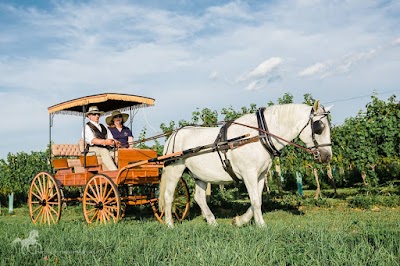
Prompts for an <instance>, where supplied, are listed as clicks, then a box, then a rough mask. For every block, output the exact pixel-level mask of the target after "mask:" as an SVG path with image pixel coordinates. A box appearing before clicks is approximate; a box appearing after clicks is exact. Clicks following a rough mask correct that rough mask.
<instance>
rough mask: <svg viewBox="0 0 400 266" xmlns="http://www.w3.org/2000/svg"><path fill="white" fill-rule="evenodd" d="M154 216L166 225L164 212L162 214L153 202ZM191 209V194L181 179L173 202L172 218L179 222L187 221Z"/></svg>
mask: <svg viewBox="0 0 400 266" xmlns="http://www.w3.org/2000/svg"><path fill="white" fill-rule="evenodd" d="M151 207H152V209H153V212H154V215H155V216H156V218H157V220H158V221H159V222H161V223H164V220H163V218H164V211H163V212H160V211H159V210H158V206H157V205H156V204H154V203H153V202H151ZM189 207H190V194H189V189H188V187H187V184H186V181H185V180H184V179H183V178H182V177H181V178H180V179H179V181H178V184H177V185H176V188H175V193H174V201H173V202H172V218H173V219H174V220H175V221H177V222H182V221H183V219H185V217H186V215H187V213H188V211H189Z"/></svg>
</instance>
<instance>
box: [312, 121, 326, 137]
mask: <svg viewBox="0 0 400 266" xmlns="http://www.w3.org/2000/svg"><path fill="white" fill-rule="evenodd" d="M324 129H325V124H324V123H323V122H322V121H321V120H317V121H314V123H313V131H314V134H317V135H321V134H322V132H323V131H324Z"/></svg>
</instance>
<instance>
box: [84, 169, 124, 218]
mask: <svg viewBox="0 0 400 266" xmlns="http://www.w3.org/2000/svg"><path fill="white" fill-rule="evenodd" d="M82 205H83V215H84V216H85V219H86V222H87V223H88V224H91V223H100V224H103V223H108V222H111V221H113V222H118V220H119V219H120V218H121V199H120V196H119V193H118V188H117V186H116V185H115V183H114V182H113V181H112V180H111V178H110V177H108V176H107V175H104V174H98V175H94V176H93V177H92V178H90V180H89V181H88V183H87V184H86V187H85V191H84V192H83V199H82Z"/></svg>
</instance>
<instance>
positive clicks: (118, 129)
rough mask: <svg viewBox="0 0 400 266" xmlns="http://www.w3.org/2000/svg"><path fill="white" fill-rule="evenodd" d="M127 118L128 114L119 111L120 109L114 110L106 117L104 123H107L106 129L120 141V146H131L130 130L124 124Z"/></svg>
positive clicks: (131, 136)
mask: <svg viewBox="0 0 400 266" xmlns="http://www.w3.org/2000/svg"><path fill="white" fill-rule="evenodd" d="M128 118H129V115H128V114H124V113H121V112H120V111H114V112H112V114H111V115H110V116H108V117H107V118H106V123H107V124H108V125H109V127H108V129H109V130H110V132H111V134H112V135H113V137H114V139H116V140H118V141H119V142H120V143H121V147H122V148H133V135H132V131H131V130H130V129H129V128H128V127H126V126H124V123H125V122H126V121H127V120H128Z"/></svg>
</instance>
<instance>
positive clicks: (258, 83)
mask: <svg viewBox="0 0 400 266" xmlns="http://www.w3.org/2000/svg"><path fill="white" fill-rule="evenodd" d="M262 87H263V84H262V82H261V80H255V81H252V82H251V83H250V84H249V85H248V86H247V87H246V88H245V90H247V91H256V90H259V89H261V88H262Z"/></svg>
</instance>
